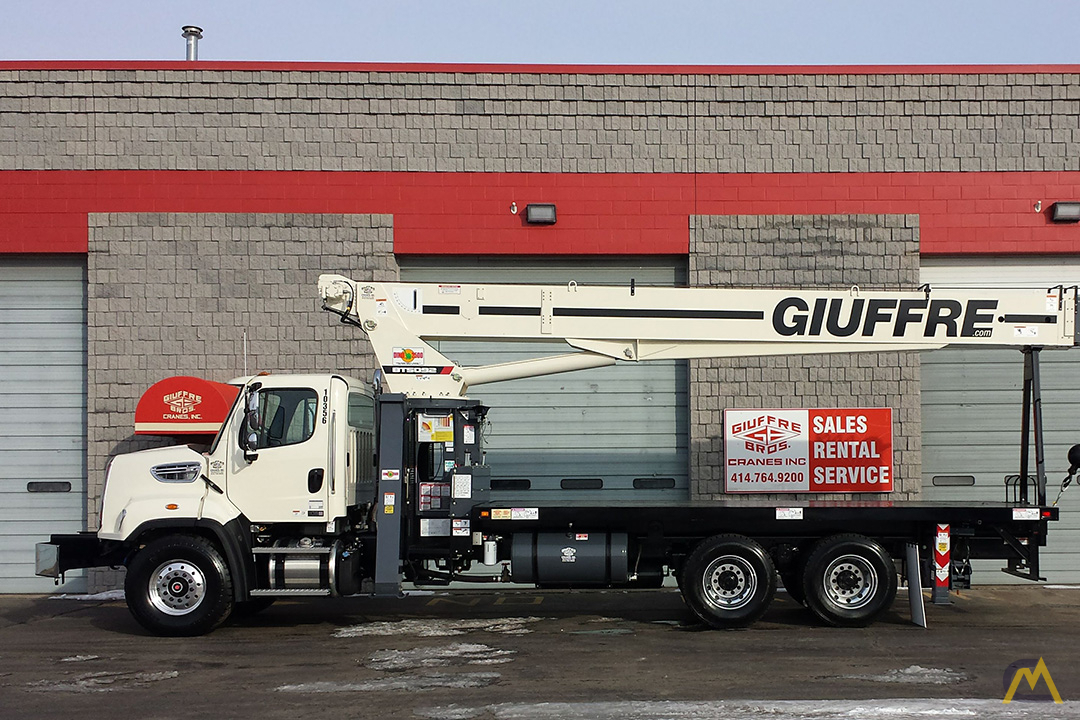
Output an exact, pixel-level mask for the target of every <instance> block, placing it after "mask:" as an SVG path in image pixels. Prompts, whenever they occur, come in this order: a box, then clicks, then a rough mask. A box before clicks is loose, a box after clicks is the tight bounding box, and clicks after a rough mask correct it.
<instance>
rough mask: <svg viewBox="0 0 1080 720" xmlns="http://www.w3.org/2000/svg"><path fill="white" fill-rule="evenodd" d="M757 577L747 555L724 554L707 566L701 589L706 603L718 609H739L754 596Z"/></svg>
mask: <svg viewBox="0 0 1080 720" xmlns="http://www.w3.org/2000/svg"><path fill="white" fill-rule="evenodd" d="M757 587H758V576H757V573H756V572H755V571H754V567H753V565H751V564H750V563H749V562H748V561H747V560H746V559H745V558H742V557H739V556H738V555H721V556H720V557H718V558H716V559H714V560H713V561H712V562H711V563H709V566H708V567H707V568H705V572H704V574H703V575H702V590H703V591H704V597H705V602H707V603H708V604H709V605H710V606H712V607H714V608H716V609H718V610H738V609H739V608H742V607H745V606H746V605H747V604H749V603H750V601H752V600H753V599H754V594H755V593H756V592H757Z"/></svg>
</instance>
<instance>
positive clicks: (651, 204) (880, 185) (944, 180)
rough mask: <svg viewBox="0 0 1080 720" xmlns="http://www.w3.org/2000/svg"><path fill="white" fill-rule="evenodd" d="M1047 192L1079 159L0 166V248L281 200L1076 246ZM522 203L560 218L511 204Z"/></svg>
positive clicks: (422, 246) (630, 247)
mask: <svg viewBox="0 0 1080 720" xmlns="http://www.w3.org/2000/svg"><path fill="white" fill-rule="evenodd" d="M1057 200H1080V172H1047V173H1034V172H1006V173H851V174H837V173H778V174H715V175H691V174H541V173H398V172H369V173H365V172H254V171H251V172H246V171H245V172H229V171H5V172H0V252H2V253H34V252H45V253H49V252H54V253H59V252H71V253H84V252H86V249H87V214H88V213H109V212H235V213H241V212H249V213H250V212H256V213H280V212H290V213H385V214H390V215H393V217H394V249H395V252H397V253H400V254H406V255H410V254H412V255H415V254H436V255H440V254H493V255H503V254H506V255H560V254H635V255H636V254H646V255H648V254H657V255H661V254H662V255H669V254H675V255H682V254H686V253H687V252H688V251H689V231H688V223H689V217H690V216H691V215H807V214H823V215H834V214H845V215H846V214H857V213H870V214H880V213H889V214H911V215H917V216H918V218H919V227H920V236H921V243H922V245H921V247H922V252H923V254H927V255H942V254H970V253H976V254H1054V253H1058V254H1063V253H1080V225H1058V224H1054V223H1051V222H1050V220H1049V210H1050V206H1051V205H1052V204H1053V202H1054V201H1057ZM1039 201H1041V203H1042V210H1041V212H1036V211H1035V209H1034V207H1035V203H1036V202H1039ZM530 202H554V203H555V204H556V205H557V206H558V223H557V224H556V225H553V226H538V227H530V226H527V225H525V223H524V218H523V213H522V212H519V213H518V214H517V215H514V214H512V213H511V212H510V208H511V204H512V203H516V205H517V207H518V209H519V210H520V211H523V210H524V208H525V205H527V204H528V203H530Z"/></svg>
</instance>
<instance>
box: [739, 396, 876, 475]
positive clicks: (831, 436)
mask: <svg viewBox="0 0 1080 720" xmlns="http://www.w3.org/2000/svg"><path fill="white" fill-rule="evenodd" d="M724 481H725V490H726V491H727V492H729V493H744V492H799V493H806V492H834V493H856V492H889V491H891V490H892V489H893V467H892V409H891V408H817V409H798V410H726V411H725V412H724Z"/></svg>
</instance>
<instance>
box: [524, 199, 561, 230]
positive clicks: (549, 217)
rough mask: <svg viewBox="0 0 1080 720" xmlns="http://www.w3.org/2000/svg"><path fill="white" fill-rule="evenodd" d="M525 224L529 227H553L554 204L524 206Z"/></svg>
mask: <svg viewBox="0 0 1080 720" xmlns="http://www.w3.org/2000/svg"><path fill="white" fill-rule="evenodd" d="M525 222H527V223H529V224H530V225H554V224H555V204H554V203H529V204H528V205H526V206H525Z"/></svg>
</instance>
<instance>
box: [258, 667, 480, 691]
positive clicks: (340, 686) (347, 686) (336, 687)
mask: <svg viewBox="0 0 1080 720" xmlns="http://www.w3.org/2000/svg"><path fill="white" fill-rule="evenodd" d="M500 677H502V676H501V675H499V673H494V672H482V673H461V674H450V673H433V674H430V675H399V676H396V677H391V678H383V679H379V680H365V681H363V682H310V683H299V684H297V685H281V686H280V687H278V688H277V690H278V691H279V692H293V693H342V692H385V691H388V690H403V691H406V692H426V691H428V690H439V689H444V688H459V689H460V688H478V687H486V686H488V685H491V684H493V683H495V682H497V681H498V680H499V678H500Z"/></svg>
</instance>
